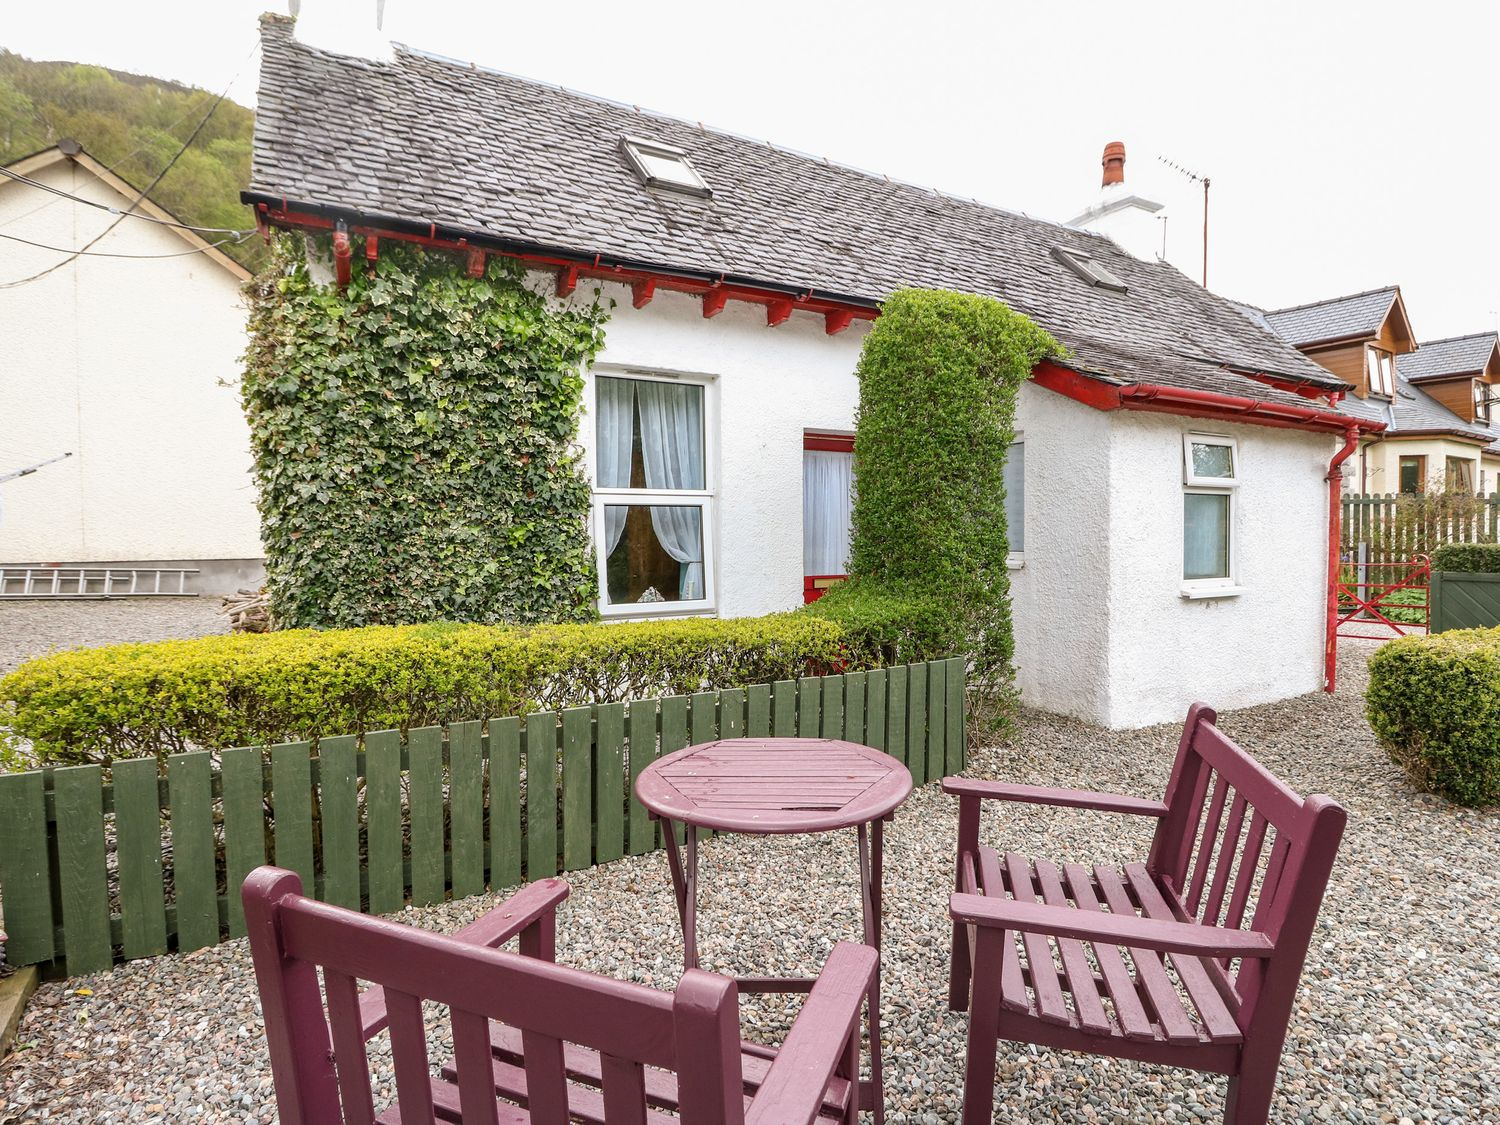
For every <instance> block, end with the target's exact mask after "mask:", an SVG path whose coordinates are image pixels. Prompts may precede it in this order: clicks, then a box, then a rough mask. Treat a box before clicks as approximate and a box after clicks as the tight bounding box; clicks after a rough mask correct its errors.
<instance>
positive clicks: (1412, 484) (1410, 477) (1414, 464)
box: [1401, 457, 1422, 492]
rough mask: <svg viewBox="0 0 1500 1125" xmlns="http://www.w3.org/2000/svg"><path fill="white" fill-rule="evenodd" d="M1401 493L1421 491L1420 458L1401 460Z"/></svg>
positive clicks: (1404, 458)
mask: <svg viewBox="0 0 1500 1125" xmlns="http://www.w3.org/2000/svg"><path fill="white" fill-rule="evenodd" d="M1401 491H1402V492H1421V491H1422V459H1421V458H1420V457H1403V458H1401Z"/></svg>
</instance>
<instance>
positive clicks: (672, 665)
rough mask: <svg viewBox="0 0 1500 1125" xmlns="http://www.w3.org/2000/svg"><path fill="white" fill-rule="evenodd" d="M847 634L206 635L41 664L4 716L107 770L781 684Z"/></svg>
mask: <svg viewBox="0 0 1500 1125" xmlns="http://www.w3.org/2000/svg"><path fill="white" fill-rule="evenodd" d="M843 635H844V634H843V630H842V629H841V628H840V627H839V626H838V625H837V624H836V623H834V622H833V621H831V620H827V619H825V618H821V617H818V616H815V615H811V614H805V613H783V614H774V615H771V616H769V617H751V618H738V619H728V620H715V619H712V618H683V619H679V620H672V621H652V622H623V623H619V624H589V625H539V626H529V627H527V626H492V625H453V624H441V625H406V626H372V627H369V628H364V629H345V630H327V631H321V632H315V631H311V630H287V631H284V632H277V633H266V634H259V635H254V634H244V635H235V636H215V637H202V638H199V639H197V640H184V641H158V642H153V643H149V644H129V645H113V646H110V647H107V648H94V649H77V650H74V651H71V652H61V653H55V654H53V655H50V656H43V657H40V658H38V659H36V660H32V661H29V662H27V663H26V664H23V665H22V666H21V667H20V668H19V669H17V670H16V671H15V672H13V673H11V674H10V675H9V676H7V677H5V678H4V679H3V680H0V701H4V702H3V703H0V705H3V706H6V707H8V708H9V709H10V711H11V714H10V717H9V722H10V724H11V725H12V726H13V728H14V730H15V732H16V733H17V734H19V735H20V736H22V737H23V738H27V739H30V740H32V742H33V743H34V754H35V757H36V758H37V759H39V760H41V761H43V762H58V763H69V762H90V761H97V762H104V763H108V762H109V760H110V759H112V758H117V757H142V756H149V755H153V754H156V755H160V754H166V753H171V752H174V751H180V750H184V749H188V748H191V747H207V748H222V747H227V746H246V745H266V744H270V743H276V742H284V741H290V740H294V739H310V738H317V737H320V736H324V735H331V734H348V733H357V732H362V731H368V730H382V729H391V728H401V729H405V728H408V727H412V726H424V725H428V724H436V723H446V722H450V721H454V720H462V719H483V718H489V717H492V716H503V715H520V714H525V713H527V712H529V711H533V710H537V709H547V710H550V709H555V708H559V707H570V706H576V705H580V704H586V703H596V702H607V701H614V700H623V699H630V698H646V697H654V696H661V695H673V694H686V693H690V692H694V691H700V690H704V689H706V688H710V687H713V688H724V687H737V686H741V685H744V684H750V683H766V682H769V681H773V680H779V679H790V678H794V677H797V676H800V675H808V674H818V673H820V672H822V671H824V670H825V669H826V668H828V667H829V666H833V665H837V664H839V663H841V662H843V661H845V660H846V657H847V656H848V654H847V652H846V649H845V646H844V642H843ZM4 756H5V752H4V750H3V747H0V757H4ZM10 761H11V762H12V764H19V762H20V759H19V758H18V757H17V755H16V751H15V750H14V749H12V751H11V753H10Z"/></svg>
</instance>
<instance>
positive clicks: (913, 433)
mask: <svg viewBox="0 0 1500 1125" xmlns="http://www.w3.org/2000/svg"><path fill="white" fill-rule="evenodd" d="M1060 351H1061V348H1060V347H1059V345H1058V343H1057V341H1055V340H1054V339H1053V338H1052V337H1051V336H1050V335H1048V334H1047V332H1045V331H1044V330H1043V329H1041V328H1039V327H1038V326H1037V325H1036V324H1034V323H1033V322H1032V321H1030V320H1028V319H1027V318H1026V317H1024V316H1022V315H1021V314H1020V313H1017V312H1015V311H1014V310H1012V309H1010V308H1009V307H1007V306H1006V305H1004V304H1003V303H1001V302H1000V301H997V300H994V299H993V298H989V297H977V296H973V295H970V294H963V293H951V292H946V291H939V290H915V289H908V290H903V291H901V292H898V293H895V294H893V295H892V296H891V297H890V298H889V299H888V300H887V301H886V303H885V305H884V306H883V308H882V310H881V315H880V319H879V320H877V321H876V322H875V326H874V328H873V329H872V330H871V331H870V334H869V335H868V336H867V337H866V338H865V344H864V351H863V353H862V354H861V356H860V361H859V372H858V373H859V414H858V424H857V427H856V430H855V438H854V460H855V473H856V477H857V479H858V481H859V487H858V488H857V490H856V495H855V501H854V511H853V517H852V519H853V545H852V551H851V556H850V561H849V574H850V580H849V581H848V582H846V583H843V584H842V585H840V586H838V587H836V588H835V589H833V590H832V591H830V592H829V594H828V595H827V596H825V597H824V598H823V599H821V600H820V601H819V602H818V603H817V604H818V605H819V606H820V607H822V609H821V612H823V613H824V614H828V615H831V616H839V617H846V618H850V619H853V620H856V621H857V620H861V619H865V618H869V617H876V618H878V617H880V616H881V615H882V614H884V615H886V616H889V615H890V613H891V612H892V610H893V607H897V606H899V607H901V611H900V613H899V615H898V616H900V618H901V619H902V620H903V621H906V622H908V623H909V624H908V625H907V626H906V632H907V634H908V635H909V636H910V637H911V638H912V641H913V643H914V644H921V645H931V646H932V648H933V650H934V651H949V652H964V653H966V654H968V656H969V657H970V661H971V670H970V677H969V683H970V685H971V689H972V690H971V694H972V697H973V703H974V704H975V706H976V711H977V712H982V713H977V714H976V718H977V719H978V720H979V721H978V722H976V723H974V724H973V729H975V730H976V731H980V730H983V729H984V727H985V725H986V721H987V720H988V719H989V717H990V716H991V715H993V714H994V713H995V708H996V707H997V705H1002V704H1004V703H1005V702H1006V701H1007V700H1008V699H1009V697H1010V695H1011V691H1012V684H1013V672H1012V669H1011V663H1010V662H1011V656H1012V654H1013V652H1014V647H1015V645H1014V639H1013V637H1012V634H1011V619H1010V581H1009V572H1008V571H1007V569H1006V563H1005V560H1006V554H1007V551H1008V547H1007V539H1006V529H1005V483H1004V470H1005V458H1006V453H1007V450H1008V447H1009V445H1010V443H1011V441H1012V440H1013V439H1014V436H1015V430H1014V423H1015V411H1016V396H1017V394H1018V393H1019V391H1020V387H1021V384H1022V383H1024V382H1025V381H1026V379H1027V377H1028V376H1029V375H1030V374H1031V371H1032V368H1034V367H1035V366H1036V364H1037V363H1038V362H1040V361H1041V360H1043V359H1045V358H1047V357H1048V356H1052V355H1056V354H1058V353H1059V352H1060ZM882 606H883V607H885V608H884V610H882V609H881V607H882Z"/></svg>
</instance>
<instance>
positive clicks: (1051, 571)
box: [1010, 383, 1111, 723]
mask: <svg viewBox="0 0 1500 1125" xmlns="http://www.w3.org/2000/svg"><path fill="white" fill-rule="evenodd" d="M1110 423H1111V416H1110V415H1108V414H1105V413H1103V412H1101V411H1098V410H1094V409H1093V408H1091V407H1088V406H1083V405H1082V404H1080V403H1077V402H1074V401H1073V400H1072V399H1069V398H1064V397H1063V396H1062V395H1060V394H1056V393H1054V392H1052V391H1049V390H1045V389H1044V388H1042V387H1038V386H1037V385H1036V384H1035V383H1027V384H1025V385H1024V386H1022V388H1021V395H1020V399H1019V401H1018V402H1017V405H1016V430H1017V435H1018V438H1019V440H1021V441H1024V442H1025V443H1026V484H1025V514H1024V518H1025V521H1026V539H1025V542H1026V552H1025V555H1024V560H1023V563H1022V566H1021V567H1020V568H1019V569H1015V570H1012V571H1011V572H1010V594H1011V612H1012V619H1013V623H1014V627H1015V637H1016V683H1017V686H1018V687H1019V688H1020V689H1021V702H1022V703H1024V704H1025V705H1026V706H1028V707H1038V708H1040V709H1042V710H1044V711H1055V712H1057V713H1059V714H1065V715H1074V716H1077V717H1078V718H1081V719H1086V720H1088V721H1090V722H1095V723H1103V722H1105V721H1106V720H1107V718H1108V715H1109V680H1108V673H1109V643H1110V637H1109V620H1108V612H1109V598H1110V592H1111V591H1110V568H1109V551H1110V544H1109V536H1108V534H1107V529H1108V527H1109V491H1108V489H1107V488H1106V487H1104V482H1105V481H1107V480H1108V477H1109V469H1110V460H1109V442H1110Z"/></svg>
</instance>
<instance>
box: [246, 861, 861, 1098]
mask: <svg viewBox="0 0 1500 1125" xmlns="http://www.w3.org/2000/svg"><path fill="white" fill-rule="evenodd" d="M301 890H302V884H301V881H300V880H299V879H298V877H297V876H296V875H295V874H293V873H292V872H289V871H283V870H280V869H279V868H275V867H261V868H259V869H257V870H255V871H253V872H251V873H250V875H249V877H248V878H247V879H246V880H245V883H244V887H243V890H242V892H241V894H242V897H243V899H244V903H245V920H246V924H247V926H248V929H249V934H250V952H251V957H252V959H253V961H254V965H255V976H256V981H257V983H258V985H259V987H260V997H261V1006H262V1009H263V1010H264V1013H265V1020H266V1040H267V1044H268V1046H269V1048H270V1055H271V1070H272V1074H273V1077H274V1080H275V1086H276V1103H277V1106H278V1107H279V1108H280V1111H281V1121H282V1125H338V1123H343V1125H371V1123H372V1122H380V1123H381V1125H395V1123H398V1122H399V1123H404V1125H416V1123H418V1122H420V1123H424V1125H426V1123H432V1122H434V1121H445V1122H446V1121H452V1122H458V1121H461V1122H464V1123H466V1125H521V1123H523V1122H529V1123H536V1125H567V1123H568V1122H570V1121H583V1122H597V1123H601V1125H603V1123H608V1125H625V1123H630V1125H642V1123H650V1125H662V1123H670V1122H686V1123H690V1125H697V1123H701V1125H731V1123H732V1125H741V1123H751V1125H788V1123H790V1122H803V1123H810V1122H819V1123H833V1122H843V1123H844V1125H852V1123H853V1122H854V1121H855V1120H856V1117H857V1114H858V1108H857V1104H856V1103H857V1100H858V1099H857V1088H858V1078H859V1042H860V1020H859V1015H860V1007H861V1005H862V1004H863V1002H864V999H865V995H866V993H868V992H869V990H870V985H871V982H872V980H873V978H874V974H875V970H876V963H877V960H878V955H877V954H876V952H875V950H873V949H870V948H868V947H867V946H863V945H853V944H850V943H845V942H841V943H840V944H838V945H837V946H835V947H834V950H833V952H832V954H830V955H829V958H828V961H827V962H826V964H825V965H824V967H823V971H822V973H821V974H820V975H819V976H818V978H817V981H816V983H815V984H814V985H813V987H812V991H811V992H810V993H809V994H808V997H807V1000H806V1001H805V1003H804V1004H803V1007H802V1009H801V1011H800V1012H799V1013H798V1015H797V1019H796V1021H795V1022H794V1023H793V1025H792V1027H791V1030H790V1031H789V1032H788V1034H787V1037H786V1040H785V1042H784V1043H783V1044H782V1046H781V1048H780V1050H779V1051H773V1050H768V1049H766V1048H763V1047H759V1046H756V1045H753V1044H749V1043H743V1042H741V1041H740V1034H739V1001H738V995H737V991H736V985H735V982H734V981H733V980H730V979H728V978H726V977H721V976H716V975H714V974H712V973H705V972H700V971H698V970H696V969H691V970H688V971H687V972H686V973H684V974H683V976H682V979H681V980H680V981H679V982H678V985H677V988H676V991H674V992H659V991H657V990H655V989H651V988H646V987H644V986H642V985H638V984H631V983H628V982H625V981H618V980H611V979H609V978H607V977H600V976H595V975H594V974H592V973H586V972H583V971H581V970H578V969H571V968H567V967H565V966H562V965H558V964H555V963H554V962H553V952H554V935H555V928H554V927H555V921H554V914H555V911H556V908H557V904H558V903H560V902H561V901H562V900H563V899H565V898H566V897H567V895H568V885H567V884H566V883H564V882H563V881H562V880H560V879H544V880H541V881H540V882H537V883H533V884H531V885H530V886H528V887H526V888H524V889H523V890H521V891H520V892H519V893H517V894H516V895H514V896H512V897H511V898H510V899H508V900H507V901H505V902H503V903H502V904H501V905H499V906H498V907H496V908H495V909H494V910H492V911H490V912H489V913H488V914H486V915H485V916H484V917H483V918H481V919H479V920H478V921H477V922H475V923H474V924H473V925H471V926H468V927H466V928H465V929H463V930H460V931H459V932H458V933H456V934H453V935H451V936H445V935H441V934H434V933H428V932H426V931H423V930H418V929H415V928H413V927H411V926H402V925H398V924H396V923H394V922H387V921H383V920H382V919H379V918H371V917H369V916H368V915H364V914H358V913H355V912H354V911H351V910H346V909H343V908H342V907H337V906H330V905H328V904H326V903H321V902H317V901H315V900H313V899H310V898H305V897H303V895H302V893H301ZM512 938H519V939H520V952H519V953H512V952H508V951H505V950H501V949H497V948H494V947H495V946H498V945H500V944H501V943H503V942H506V941H509V940H510V939H512ZM320 969H321V970H322V972H321V975H322V987H321V988H320V987H319V980H318V977H319V970H320ZM360 981H364V982H367V983H369V984H370V985H372V986H373V987H371V988H369V989H368V990H367V991H365V992H364V993H363V994H361V993H360V991H359V983H358V982H360ZM325 1000H326V1009H325ZM424 1000H426V1001H436V1002H437V1003H439V1004H441V1005H445V1006H446V1007H447V1008H448V1010H449V1016H450V1026H451V1029H452V1035H453V1049H454V1058H453V1061H452V1063H450V1064H449V1065H446V1066H444V1067H443V1068H442V1071H441V1073H440V1074H439V1075H437V1076H434V1075H433V1073H432V1072H431V1070H430V1069H429V1065H430V1064H429V1061H428V1052H427V1042H428V1040H427V1034H426V1032H425V1030H424V1027H423V1016H422V1003H423V1001H424ZM385 1029H389V1031H390V1046H391V1055H392V1061H393V1063H394V1070H395V1085H396V1101H395V1104H393V1105H392V1106H391V1107H390V1108H388V1109H386V1110H385V1112H383V1113H380V1114H379V1115H377V1114H376V1112H375V1104H374V1094H373V1091H372V1088H371V1084H370V1071H369V1063H368V1059H367V1056H366V1043H367V1041H368V1040H370V1039H371V1038H372V1037H374V1036H376V1035H378V1034H380V1032H381V1031H382V1030H385Z"/></svg>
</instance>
